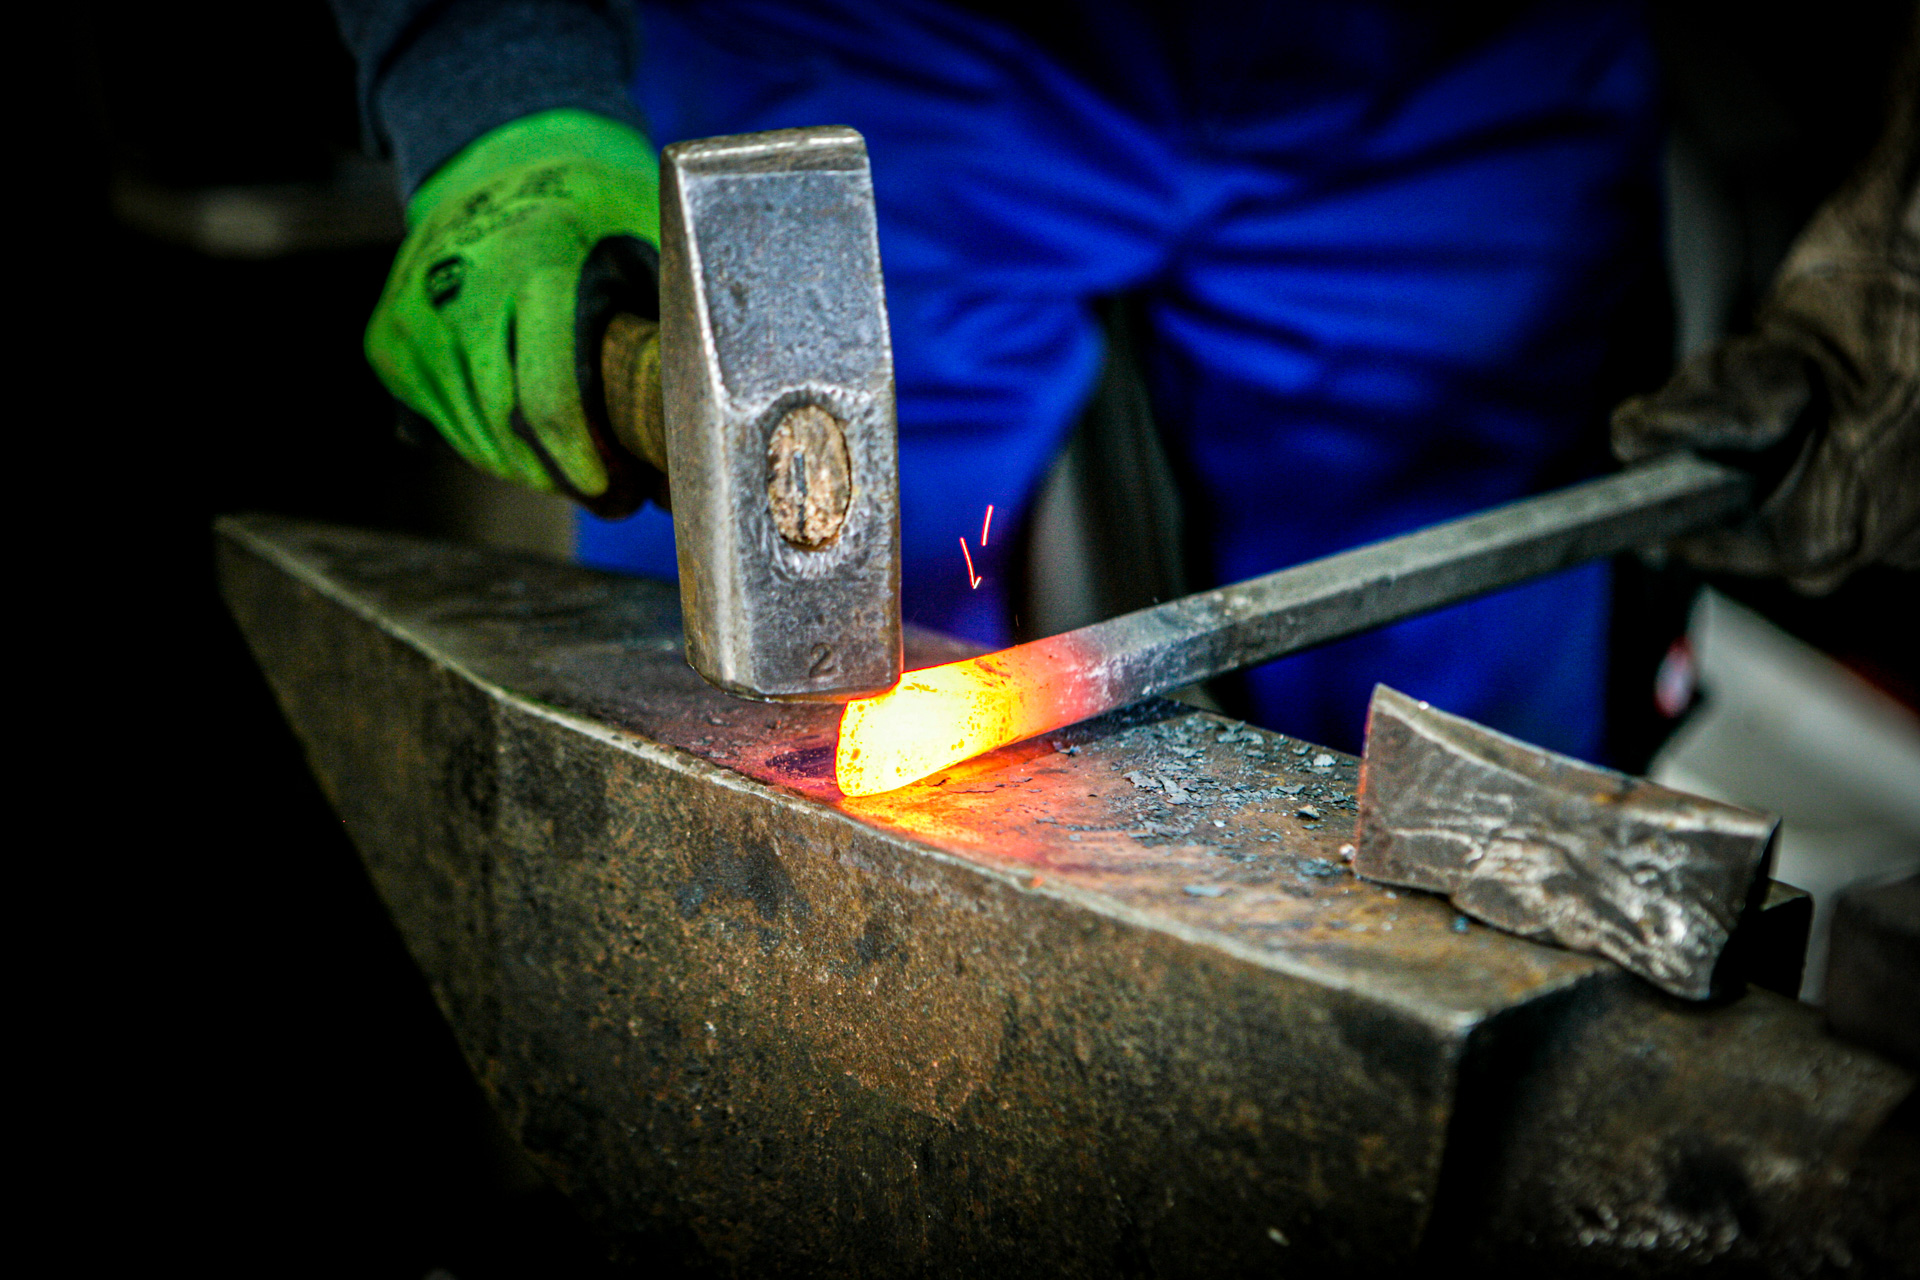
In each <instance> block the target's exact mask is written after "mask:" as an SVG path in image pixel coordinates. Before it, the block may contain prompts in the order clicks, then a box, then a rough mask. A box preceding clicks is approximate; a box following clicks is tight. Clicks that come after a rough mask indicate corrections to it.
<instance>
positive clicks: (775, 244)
mask: <svg viewBox="0 0 1920 1280" xmlns="http://www.w3.org/2000/svg"><path fill="white" fill-rule="evenodd" d="M600 363H601V375H602V380H603V383H604V385H605V388H606V404H607V415H608V419H609V422H610V425H611V426H612V428H613V433H614V436H615V438H616V439H617V440H618V441H619V443H620V445H621V446H622V447H623V448H625V449H626V450H627V451H628V452H630V453H632V454H634V455H635V456H637V457H640V458H644V459H646V460H647V461H648V462H650V463H652V464H653V465H654V466H655V467H657V468H659V469H660V470H661V471H663V472H665V473H666V476H667V483H668V487H669V490H670V497H671V502H672V507H673V523H674V542H675V547H676V552H677V555H678V558H679V564H680V603H681V614H682V618H683V623H684V627H685V631H686V645H687V661H688V663H690V664H691V665H692V667H693V668H694V670H696V671H698V672H699V673H700V674H701V675H702V676H704V677H705V678H706V679H707V680H708V681H709V682H710V683H712V684H714V685H716V686H718V687H719V688H721V689H724V690H726V691H727V692H728V693H732V694H736V695H739V696H741V697H747V698H757V699H762V700H774V701H829V702H845V701H847V700H848V699H850V698H854V697H859V696H862V695H866V694H873V693H878V692H881V691H882V690H885V689H889V688H892V687H893V686H894V685H895V684H896V683H898V681H899V679H900V671H901V634H900V494H899V463H898V456H897V427H896V425H895V420H894V387H893V352H892V344H891V341H890V338H889V334H888V328H887V307H886V298H885V295H884V292H883V289H882V285H881V275H880V247H879V240H878V236H877V234H876V230H875V221H874V207H873V178H872V174H871V172H870V170H869V168H868V164H867V148H866V143H865V141H864V140H862V138H861V137H860V135H859V134H858V133H856V132H854V131H853V130H852V129H847V128H841V127H821V128H807V129H782V130H778V131H775V132H771V133H749V134H739V135H736V136H732V137H724V138H706V139H701V140H698V141H692V142H679V143H675V144H674V145H672V146H670V147H668V148H666V150H665V151H664V152H662V153H661V157H660V320H659V323H658V325H657V326H656V325H655V324H654V322H652V321H649V320H645V319H642V318H641V317H639V316H635V315H632V314H626V313H622V314H620V315H616V316H615V317H614V318H613V319H612V321H610V322H609V324H608V325H607V329H606V333H605V336H604V338H603V339H602V342H601V351H600Z"/></svg>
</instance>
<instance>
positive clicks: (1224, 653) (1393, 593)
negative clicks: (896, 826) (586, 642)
mask: <svg viewBox="0 0 1920 1280" xmlns="http://www.w3.org/2000/svg"><path fill="white" fill-rule="evenodd" d="M1750 492H1751V482H1750V481H1749V480H1748V478H1747V476H1746V475H1745V474H1744V473H1742V472H1739V471H1736V470H1733V469H1732V468H1729V467H1723V466H1720V465H1718V464H1716V463H1712V462H1707V461H1704V460H1702V459H1700V458H1695V457H1692V456H1690V455H1677V456H1674V457H1670V458H1663V459H1661V460H1659V461H1656V462H1651V463H1647V464H1645V465H1643V466H1638V467H1633V468H1631V469H1629V470H1626V471H1622V472H1620V473H1618V474H1617V475H1612V476H1608V477H1606V478H1605V479H1602V480H1594V481H1590V482H1588V483H1586V484H1579V485H1574V486H1572V487H1571V488H1567V489H1561V490H1558V491H1556V492H1553V493H1548V494H1543V495H1541V496H1540V497H1537V498H1528V499H1526V500H1524V501H1521V502H1515V503H1511V504H1509V505H1507V506H1504V507H1496V508H1494V509H1493V510H1491V511H1485V512H1481V513H1480V514H1478V515H1472V516H1466V517H1463V518H1461V519H1459V520H1452V521H1448V522H1447V523H1445V524H1438V525H1434V526H1432V527H1431V528H1427V529H1422V530H1419V531H1418V532H1415V533H1409V534H1405V535H1403V536H1401V537H1398V538H1390V539H1388V540H1386V541H1384V542H1376V543H1373V544H1372V545H1370V546H1365V547H1360V548H1357V549H1355V550H1353V551H1344V552H1341V553H1340V554H1338V555H1332V556H1327V557H1325V558H1324V559H1320V560H1314V561H1310V562H1308V563H1307V564H1303V565H1297V566H1295V567H1294V568H1291V569H1283V570H1281V571H1280V572H1278V573H1271V574H1268V575H1266V576H1265V577H1260V578H1253V579H1250V580H1248V581H1246V582H1241V583H1236V584H1234V585H1232V586H1227V587H1220V588H1217V589H1215V590H1213V591H1203V592H1200V593H1198V594H1197V595H1191V596H1187V597H1186V598H1185V599H1181V600H1173V601H1169V602H1168V603H1166V604H1161V605H1155V606H1153V607H1152V608H1150V609H1141V610H1138V611H1136V612H1134V613H1129V614H1123V615H1122V616H1120V617H1118V618H1110V619H1108V620H1107V621H1105V622H1099V623H1095V624H1094V625H1092V626H1090V627H1082V628H1080V629H1079V630H1077V631H1069V632H1067V633H1065V634H1063V635H1058V636H1053V637H1051V638H1049V639H1046V640H1036V641H1034V642H1033V643H1031V644H1024V645H1019V646H1016V647H1014V648H1012V649H1005V650H1002V651H1001V652H999V653H995V654H989V655H987V656H985V657H982V658H973V659H969V660H968V661H965V662H956V663H949V664H948V665H946V666H944V667H934V668H930V669H928V670H925V671H915V672H909V673H908V675H907V676H906V678H905V679H903V680H902V681H901V683H900V684H899V685H898V686H896V687H895V688H894V689H893V690H892V691H890V692H888V693H884V694H881V695H880V696H879V697H876V698H863V699H857V700H855V701H853V702H850V703H848V704H847V708H846V711H845V712H844V714H843V716H842V719H841V722H840V745H839V749H838V752H837V754H836V757H835V768H836V771H837V773H838V776H839V781H840V789H841V790H842V791H843V792H844V793H846V794H848V795H871V794H873V793H875V792H879V791H889V790H892V789H893V788H894V787H899V786H905V785H906V784H907V783H909V782H913V781H915V780H916V779H919V778H924V777H926V776H927V775H928V774H930V773H934V772H936V771H937V770H939V769H942V768H945V767H946V766H947V765H950V764H953V763H955V762H957V761H960V760H964V759H966V758H968V757H969V756H974V755H978V754H980V753H981V752H983V751H991V750H992V749H993V748H995V747H999V746H1004V745H1006V744H1007V743H1010V742H1017V741H1019V740H1020V739H1022V738H1028V737H1032V736H1033V735H1034V734H1038V733H1045V732H1047V731H1048V730H1050V729H1057V728H1059V727H1061V726H1063V725H1067V724H1072V723H1074V722H1075V721H1078V720H1084V719H1086V718H1088V717H1090V716H1096V715H1099V714H1101V713H1103V712H1106V711H1111V710H1112V709H1114V708H1115V707H1121V706H1125V705H1126V704H1128V703H1130V702H1137V701H1138V700H1140V699H1141V698H1147V697H1151V696H1153V695H1154V694H1159V693H1165V692H1167V691H1168V690H1170V689H1178V688H1180V687H1181V686H1183V685H1188V684H1192V683H1193V682H1195V681H1197V680H1206V679H1210V678H1212V677H1214V676H1217V675H1222V674H1224V673H1226V672H1228V671H1235V670H1238V669H1240V668H1242V667H1250V666H1254V665H1257V664H1259V663H1262V662H1269V661H1271V660H1273V659H1275V658H1279V657H1284V656H1285V655H1287V654H1290V653H1297V652H1299V651H1300V650H1302V649H1307V648H1311V647H1313V646H1314V645H1318V644H1325V643H1326V642H1328V641H1330V640H1338V639H1340V638H1341V637H1343V636H1350V635H1353V634H1355V633H1357V632H1361V631H1367V630H1370V629H1372V628H1374V627H1377V626H1381V625H1383V624H1385V623H1389V622H1397V621H1399V620H1400V619H1402V618H1407V617H1411V616H1413V615H1414V614H1418V613H1425V612H1427V611H1429V610H1432V609H1437V608H1440V607H1442V606H1444V605H1450V604H1457V603H1459V602H1460V601H1462V600H1468V599H1471V598H1472V597H1474V596H1478V595H1483V594H1485V593H1486V592H1489V591H1497V590H1499V589H1500V588H1502V587H1508V586H1512V585H1514V584H1515V583H1518V582H1524V581H1526V580H1527V579H1529V578H1535V577H1539V576H1540V575H1542V574H1547V573H1552V572H1554V571H1555V570H1558V569H1564V568H1567V567H1569V566H1571V565H1575V564H1579V563H1581V562H1583V561H1586V560H1592V559H1595V558H1597V557H1600V556H1607V555H1612V554H1614V553H1616V552H1619V551H1625V550H1627V549H1629V548H1632V547H1637V546H1643V545H1646V544H1649V543H1656V542H1661V541H1665V540H1666V539H1669V538H1674V537H1678V536H1680V535H1682V534H1685V533H1688V532H1691V531H1693V530H1695V529H1699V528H1702V527H1704V526H1706V525H1709V524H1713V523H1716V522H1718V521H1720V520H1723V519H1725V518H1726V517H1728V516H1730V515H1732V514H1733V513H1735V512H1737V511H1740V510H1742V509H1743V508H1745V506H1746V505H1747V503H1748V501H1749V496H1750Z"/></svg>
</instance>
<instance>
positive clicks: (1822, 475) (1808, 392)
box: [1613, 33, 1920, 592]
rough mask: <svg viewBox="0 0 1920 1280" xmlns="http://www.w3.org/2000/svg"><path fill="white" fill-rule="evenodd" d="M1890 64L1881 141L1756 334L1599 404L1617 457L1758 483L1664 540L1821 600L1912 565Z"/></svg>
mask: <svg viewBox="0 0 1920 1280" xmlns="http://www.w3.org/2000/svg"><path fill="white" fill-rule="evenodd" d="M1917 35H1920V33H1917ZM1915 43H1920V39H1916V41H1915ZM1900 63H1901V65H1900V69H1899V71H1897V72H1896V74H1895V83H1894V86H1893V90H1894V91H1893V93H1892V95H1891V96H1892V117H1891V120H1890V122H1889V125H1888V128H1887V131H1886V132H1885V133H1884V134H1883V135H1882V136H1881V138H1880V141H1879V142H1878V143H1877V144H1876V146H1875V147H1874V150H1873V152H1872V154H1870V155H1869V156H1868V158H1867V160H1866V162H1865V163H1864V164H1863V165H1862V166H1861V169H1860V170H1859V172H1857V173H1856V174H1855V175H1854V176H1853V178H1852V179H1851V180H1849V181H1848V183H1847V185H1846V186H1844V187H1843V188H1841V190H1840V191H1839V192H1837V193H1836V194H1835V195H1834V196H1833V197H1832V198H1831V199H1829V200H1828V201H1827V202H1826V203H1825V204H1824V205H1822V206H1821V207H1820V209H1819V210H1818V212H1816V213H1815V214H1814V216H1813V219H1812V221H1811V222H1809V223H1808V224H1807V228H1806V230H1805V231H1803V232H1802V233H1801V234H1800V238H1799V239H1798V240H1797V241H1795V242H1794V245H1793V248H1792V249H1791V250H1790V251H1789V252H1788V254H1787V258H1786V261H1785V262H1784V263H1783V264H1782V265H1781V267H1780V270H1779V273H1778V274H1777V275H1776V276H1775V277H1774V282H1773V287H1772V289H1771V291H1770V292H1769V294H1768V297H1767V300H1766V302H1765V304H1764V305H1763V306H1762V307H1761V310H1760V315H1759V320H1758V326H1757V330H1756V332H1754V333H1751V334H1745V335H1742V336H1739V337H1735V338H1729V339H1727V340H1726V341H1723V342H1721V343H1720V344H1718V345H1717V346H1715V347H1712V348H1710V349H1708V350H1706V351H1704V352H1701V353H1700V354H1699V355H1697V356H1695V357H1694V358H1693V359H1691V360H1689V361H1687V363H1686V364H1685V365H1684V366H1682V368H1681V369H1680V372H1679V373H1677V374H1676V375H1675V376H1674V378H1673V380H1672V381H1670V382H1669V383H1667V385H1666V386H1665V387H1662V388H1661V389H1660V390H1659V391H1657V392H1655V393H1654V394H1652V395H1648V396H1637V397H1635V398H1633V399H1631V400H1628V401H1627V402H1626V403H1624V404H1622V405H1621V406H1620V407H1619V408H1618V409H1616V410H1614V414H1613V451H1614V453H1615V455H1617V456H1618V457H1619V459H1620V460H1621V461H1622V462H1638V461H1640V460H1642V459H1645V458H1650V457H1654V456H1657V455H1659V454H1663V453H1672V452H1675V451H1676V450H1680V449H1692V450H1694V451H1695V452H1698V453H1703V454H1707V455H1709V456H1718V457H1720V458H1722V459H1723V460H1725V461H1729V462H1734V463H1738V464H1742V465H1745V466H1746V467H1747V469H1749V470H1751V471H1753V472H1754V473H1755V474H1756V476H1757V477H1758V478H1759V480H1760V483H1761V488H1760V489H1759V490H1758V492H1760V493H1761V494H1764V495H1765V497H1764V498H1763V499H1762V500H1761V502H1760V505H1759V507H1758V509H1757V510H1756V511H1755V513H1754V514H1753V515H1752V516H1751V517H1750V518H1749V519H1747V520H1746V521H1744V522H1743V523H1741V524H1740V525H1738V526H1735V527H1732V528H1728V529H1724V530H1716V531H1713V532H1711V533H1706V534H1700V535H1696V536H1694V537H1692V538H1689V539H1686V540H1684V541H1682V542H1679V543H1676V544H1675V547H1674V549H1675V550H1676V551H1677V552H1679V553H1680V554H1681V555H1682V556H1683V557H1684V558H1685V559H1686V560H1688V561H1689V562H1691V563H1692V564H1694V565H1696V566H1698V567H1700V568H1702V569H1707V570H1718V571H1727V572H1732V573H1741V574H1754V575H1769V576H1782V577H1785V578H1787V579H1788V580H1789V581H1791V582H1792V583H1793V585H1794V586H1796V587H1798V588H1799V589H1801V590H1802V591H1807V592H1824V591H1830V590H1832V589H1833V588H1834V587H1836V586H1838V585H1839V584H1840V582H1841V580H1842V579H1844V578H1845V577H1846V576H1847V575H1848V574H1849V573H1851V572H1853V571H1854V570H1855V569H1858V568H1861V567H1863V566H1865V565H1867V564H1871V563H1875V562H1879V563H1885V564H1891V565H1894V566H1896V567H1899V568H1920V92H1916V80H1920V74H1917V73H1920V50H1916V49H1915V48H1909V49H1908V50H1907V52H1906V56H1904V57H1903V58H1902V59H1901V60H1900ZM1769 489H1770V491H1769Z"/></svg>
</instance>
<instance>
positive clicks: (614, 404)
mask: <svg viewBox="0 0 1920 1280" xmlns="http://www.w3.org/2000/svg"><path fill="white" fill-rule="evenodd" d="M600 380H601V382H602V383H603V384H604V385H605V387H606V399H607V419H608V422H609V423H610V424H611V425H612V427H613V435H614V438H615V439H616V440H618V441H619V442H620V447H621V448H623V449H625V450H626V451H627V452H628V453H631V454H633V455H634V456H635V457H636V458H644V459H645V460H646V461H648V462H650V463H652V464H653V465H654V466H655V467H657V468H658V469H659V470H660V471H662V472H664V471H666V469H667V434H666V417H665V408H664V406H663V404H662V401H661V398H660V326H659V325H658V324H657V323H655V322H654V321H652V320H642V319H641V318H640V317H639V316H636V315H633V314H631V313H629V312H624V311H623V312H620V313H619V314H617V315H615V316H614V317H613V319H612V320H610V321H608V322H607V332H606V336H605V337H603V338H601V340H600Z"/></svg>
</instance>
